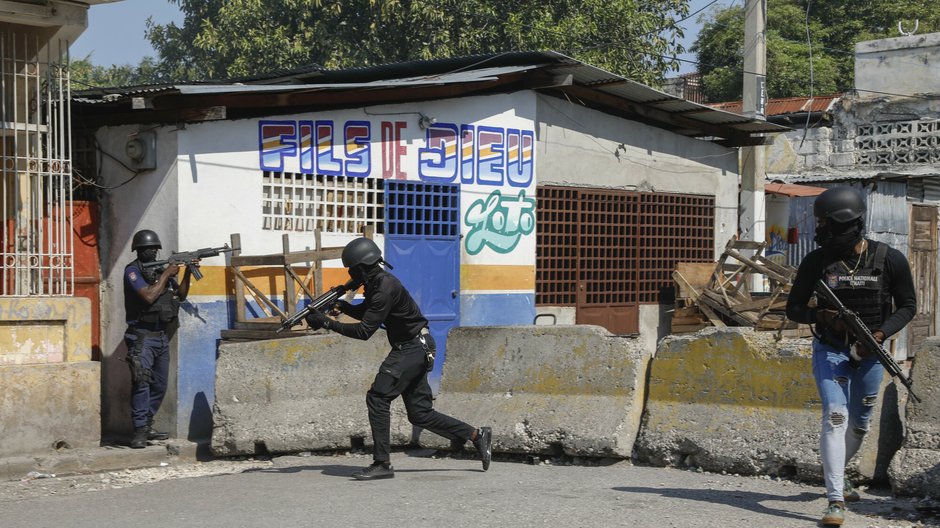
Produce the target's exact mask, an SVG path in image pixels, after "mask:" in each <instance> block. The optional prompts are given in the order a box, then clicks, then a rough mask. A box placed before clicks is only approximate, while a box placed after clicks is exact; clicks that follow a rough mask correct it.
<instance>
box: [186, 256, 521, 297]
mask: <svg viewBox="0 0 940 528" xmlns="http://www.w3.org/2000/svg"><path fill="white" fill-rule="evenodd" d="M199 269H200V270H201V271H202V274H203V277H202V280H200V281H195V280H194V281H192V283H191V284H190V287H189V294H190V295H212V296H227V295H234V294H235V274H234V273H232V271H231V270H230V269H228V268H226V267H224V266H202V267H201V268H199ZM294 273H296V274H297V276H299V277H300V278H303V277H304V275H305V274H306V273H307V268H300V267H296V268H294ZM393 273H394V272H393ZM242 274H244V275H245V277H247V278H248V280H250V281H251V283H252V284H253V285H254V286H255V287H256V288H258V289H259V290H261V292H262V293H264V294H265V295H268V296H271V295H274V296H278V297H279V296H281V295H283V293H284V284H285V279H284V270H283V269H282V268H276V267H254V268H252V267H244V268H242ZM180 278H182V274H180ZM348 280H349V274H348V273H347V272H346V269H345V268H326V269H324V270H323V284H320V285H318V287H317V291H316V292H314V293H315V294H320V293H323V292H324V291H326V289H327V288H331V287H333V286H336V285H338V284H343V283H345V282H346V281H348ZM309 286H310V285H309V284H308V287H309ZM295 289H296V286H295ZM460 289H461V290H497V291H498V290H534V289H535V266H513V265H485V264H465V265H462V266H460ZM245 295H246V296H249V297H250V294H249V293H248V292H247V291H246V292H245Z"/></svg>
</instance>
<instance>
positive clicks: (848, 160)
mask: <svg viewBox="0 0 940 528" xmlns="http://www.w3.org/2000/svg"><path fill="white" fill-rule="evenodd" d="M829 164H830V165H832V166H833V167H840V168H844V167H852V166H854V165H855V153H854V152H837V153H835V154H830V155H829Z"/></svg>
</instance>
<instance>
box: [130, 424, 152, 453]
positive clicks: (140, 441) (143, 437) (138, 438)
mask: <svg viewBox="0 0 940 528" xmlns="http://www.w3.org/2000/svg"><path fill="white" fill-rule="evenodd" d="M149 430H150V428H149V427H138V428H137V429H134V438H132V439H131V448H132V449H143V448H145V447H147V435H148V431H149Z"/></svg>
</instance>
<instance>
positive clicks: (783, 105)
mask: <svg viewBox="0 0 940 528" xmlns="http://www.w3.org/2000/svg"><path fill="white" fill-rule="evenodd" d="M841 97H842V96H841V95H838V94H836V95H823V96H816V97H783V98H780V99H771V100H769V101H767V107H766V109H765V110H764V115H765V116H767V117H771V116H778V115H787V114H800V113H803V112H829V111H831V110H832V106H833V105H834V104H835V103H836V101H838V100H839V99H840V98H841ZM709 106H711V107H712V108H717V109H719V110H724V111H726V112H732V113H735V114H740V113H741V112H743V103H742V102H741V101H731V102H727V103H715V104H711V105H709Z"/></svg>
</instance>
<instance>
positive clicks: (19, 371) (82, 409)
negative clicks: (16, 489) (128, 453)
mask: <svg viewBox="0 0 940 528" xmlns="http://www.w3.org/2000/svg"><path fill="white" fill-rule="evenodd" d="M100 371H101V370H100V363H98V362H96V361H91V305H90V301H89V300H88V299H86V298H82V297H6V298H0V387H2V388H3V389H2V390H3V398H0V438H2V440H3V441H2V442H0V457H4V456H22V455H27V454H34V453H43V452H48V451H51V450H55V449H62V448H80V447H91V446H95V445H98V444H99V443H100V439H101V388H100V387H101V381H100Z"/></svg>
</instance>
